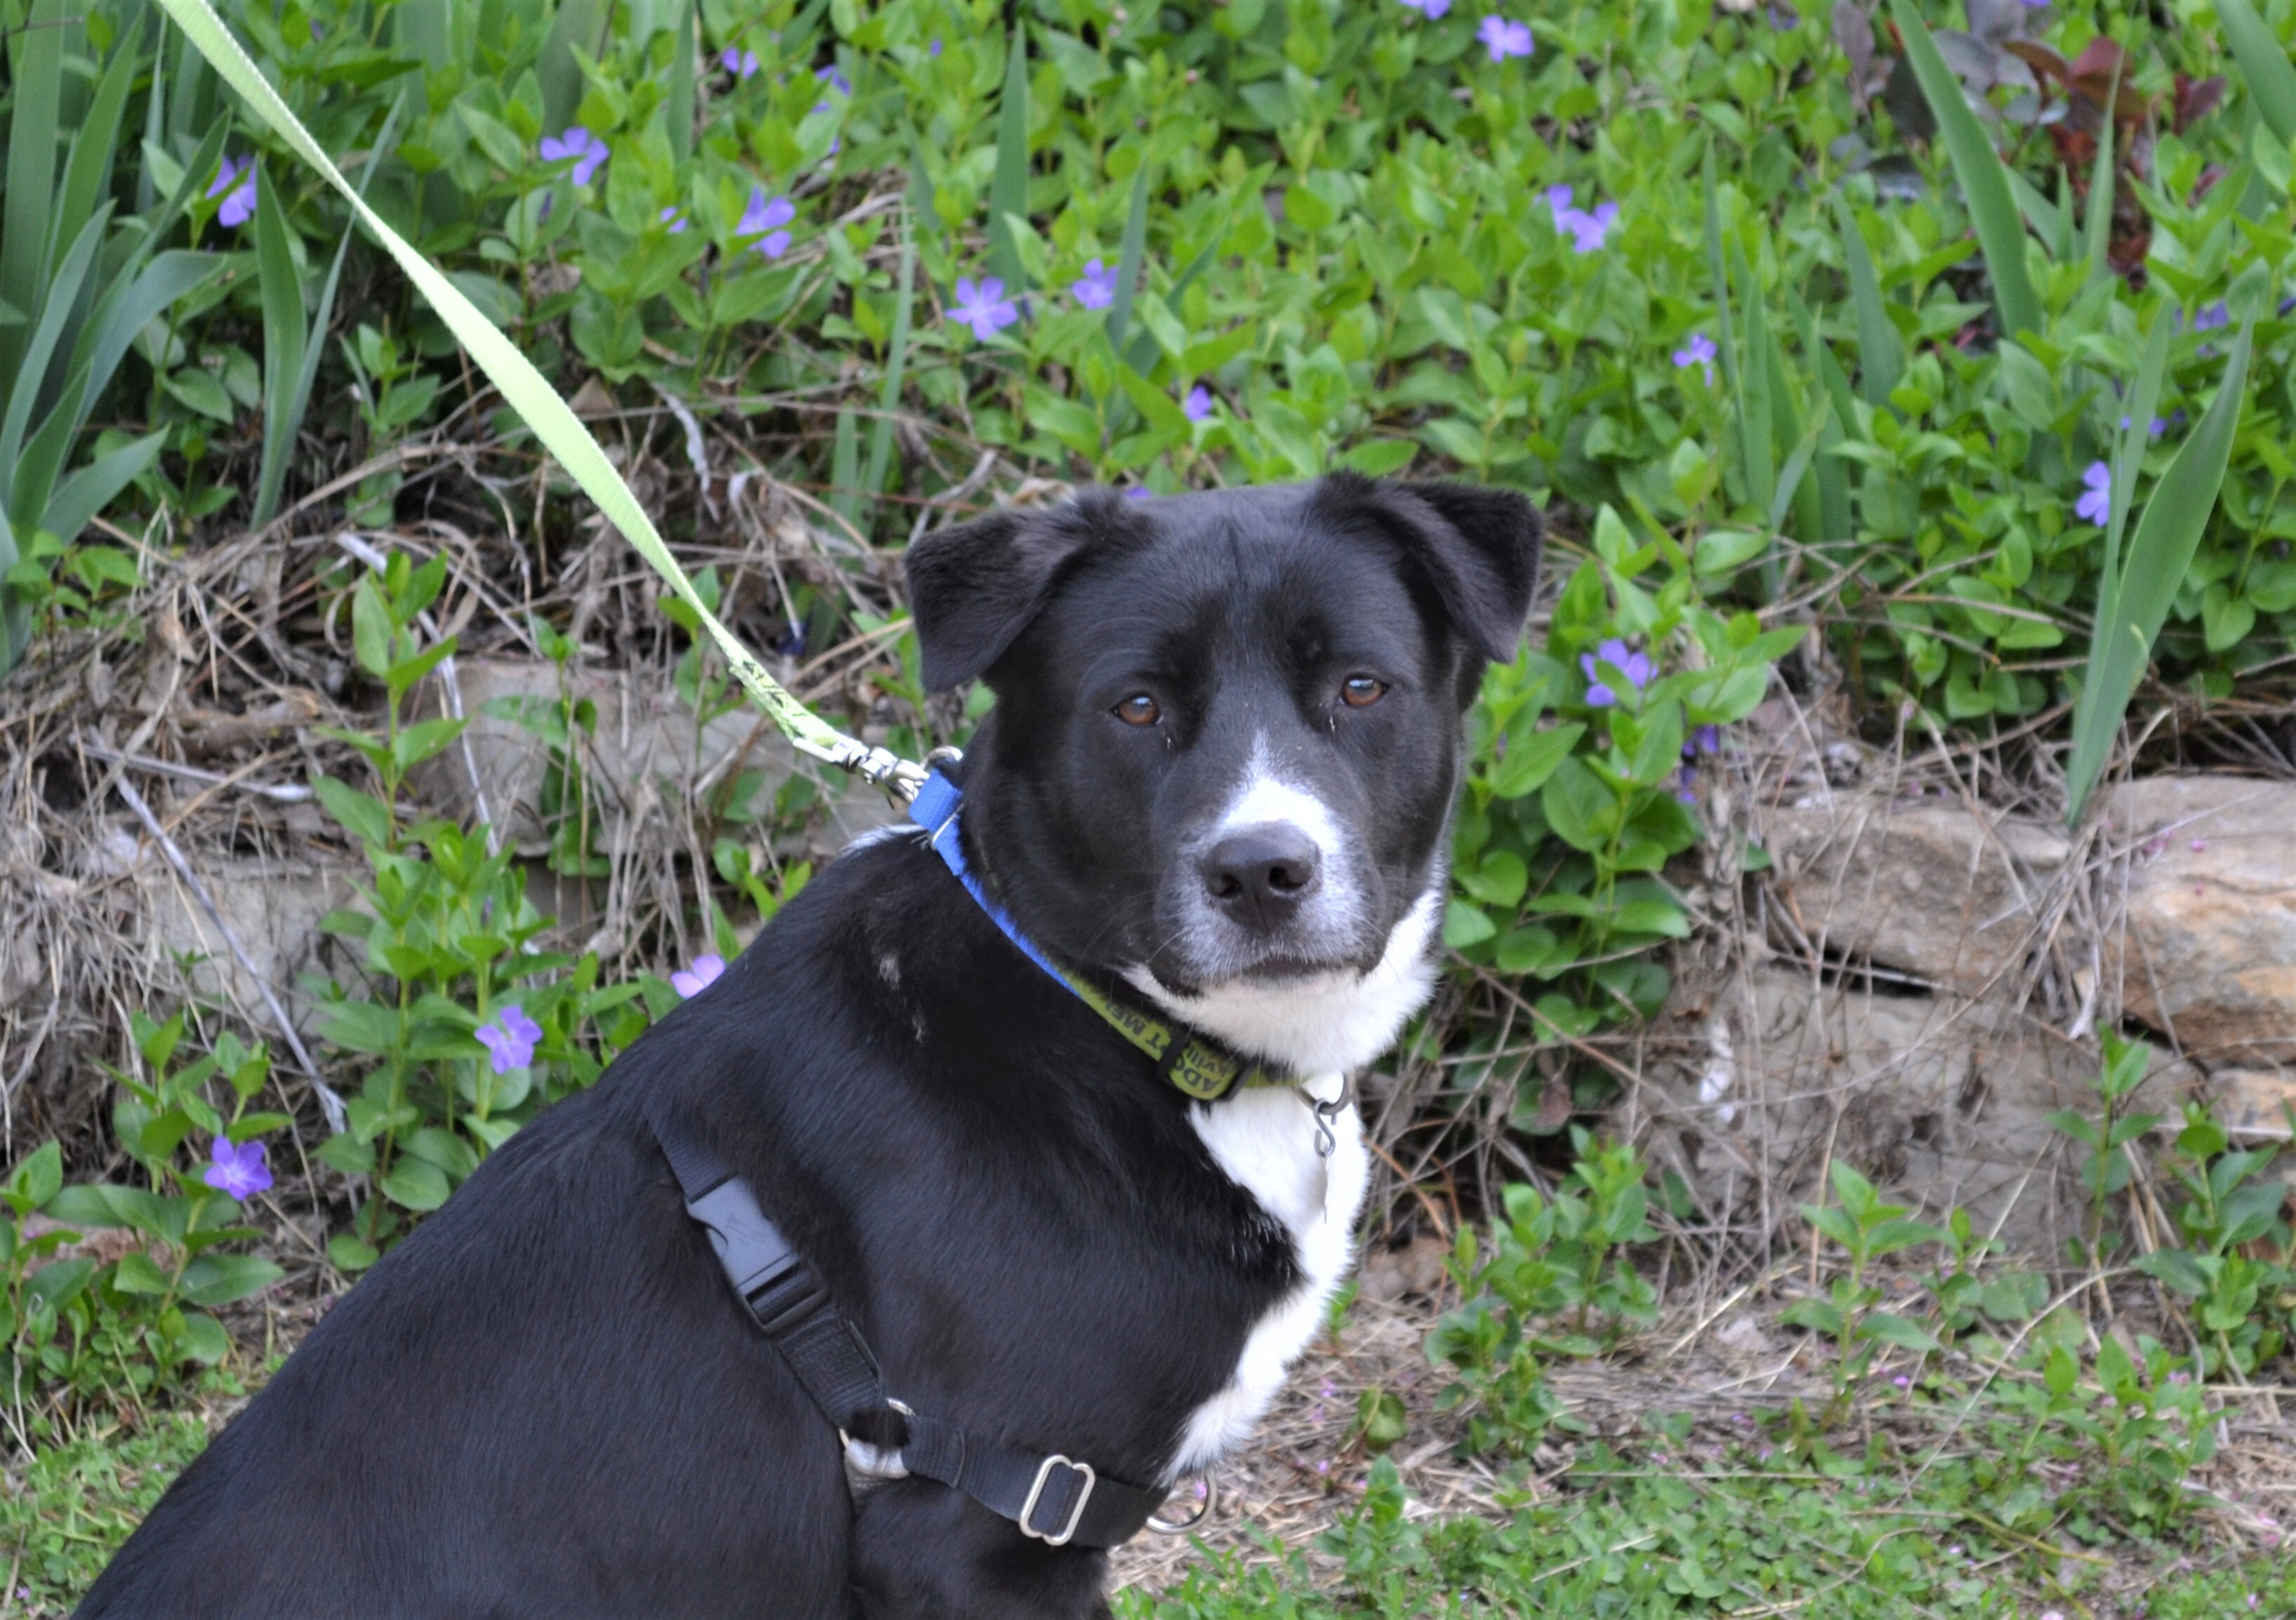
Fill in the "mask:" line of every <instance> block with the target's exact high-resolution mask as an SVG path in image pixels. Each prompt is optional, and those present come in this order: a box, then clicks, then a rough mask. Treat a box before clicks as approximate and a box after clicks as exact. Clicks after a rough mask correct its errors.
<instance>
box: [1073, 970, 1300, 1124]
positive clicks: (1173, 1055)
mask: <svg viewBox="0 0 2296 1620" xmlns="http://www.w3.org/2000/svg"><path fill="white" fill-rule="evenodd" d="M1062 978H1063V979H1064V980H1065V982H1066V983H1067V985H1068V987H1069V988H1070V989H1071V990H1073V991H1075V992H1076V994H1077V999H1078V1000H1079V1001H1081V1002H1084V1004H1085V1005H1086V1006H1087V1007H1089V1008H1091V1009H1092V1010H1094V1011H1095V1012H1097V1013H1098V1014H1100V1016H1101V1017H1102V1018H1103V1019H1106V1020H1107V1022H1108V1025H1109V1027H1111V1029H1114V1030H1115V1031H1116V1033H1117V1034H1119V1035H1122V1036H1123V1037H1124V1038H1125V1039H1126V1040H1128V1041H1129V1042H1131V1043H1132V1044H1133V1045H1135V1046H1136V1047H1138V1048H1139V1049H1140V1050H1141V1051H1144V1052H1146V1053H1147V1054H1148V1055H1149V1056H1150V1057H1152V1058H1153V1059H1154V1060H1156V1066H1157V1067H1158V1068H1160V1069H1161V1070H1162V1071H1163V1075H1164V1078H1166V1079H1167V1080H1169V1081H1170V1082H1171V1083H1172V1084H1174V1085H1176V1086H1177V1087H1179V1089H1180V1090H1181V1091H1183V1092H1186V1093H1187V1094H1188V1095H1189V1096H1191V1097H1193V1098H1194V1099H1195V1100H1197V1101H1199V1102H1217V1101H1218V1100H1220V1099H1221V1098H1222V1097H1225V1096H1226V1095H1227V1094H1228V1092H1232V1091H1234V1090H1236V1089H1237V1088H1238V1087H1241V1086H1254V1085H1290V1084H1293V1082H1292V1081H1289V1080H1284V1079H1281V1078H1279V1077H1277V1076H1274V1075H1271V1074H1270V1073H1268V1071H1267V1068H1265V1067H1263V1066H1262V1065H1260V1064H1257V1063H1253V1064H1249V1065H1247V1064H1246V1063H1245V1062H1244V1061H1243V1060H1242V1059H1241V1058H1238V1057H1236V1056H1235V1055H1234V1053H1232V1052H1226V1051H1221V1050H1220V1049H1219V1048H1218V1047H1216V1046H1214V1045H1212V1044H1211V1043H1209V1042H1205V1041H1200V1040H1196V1039H1194V1038H1193V1037H1191V1038H1190V1039H1188V1040H1186V1041H1185V1042H1183V1043H1181V1044H1180V1047H1179V1050H1178V1051H1173V1049H1172V1048H1173V1043H1174V1042H1175V1041H1177V1040H1178V1038H1179V1037H1178V1035H1177V1032H1176V1031H1175V1030H1174V1029H1173V1027H1172V1026H1170V1025H1169V1024H1167V1023H1164V1022H1163V1021H1162V1020H1160V1019H1152V1018H1150V1017H1149V1016H1148V1015H1147V1014H1146V1013H1144V1012H1142V1011H1140V1010H1138V1009H1137V1008H1135V1007H1128V1006H1126V1005H1124V1004H1123V1003H1122V1002H1112V1001H1111V1000H1109V999H1108V997H1106V996H1104V995H1103V994H1101V993H1100V992H1099V991H1098V990H1095V988H1093V986H1090V985H1088V984H1086V983H1085V982H1084V981H1083V980H1082V979H1079V978H1069V977H1068V976H1067V975H1065V974H1064V975H1062Z"/></svg>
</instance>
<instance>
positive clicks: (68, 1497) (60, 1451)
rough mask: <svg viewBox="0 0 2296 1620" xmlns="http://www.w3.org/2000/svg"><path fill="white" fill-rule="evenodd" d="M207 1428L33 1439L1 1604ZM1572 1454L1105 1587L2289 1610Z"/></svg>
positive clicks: (2190, 1582) (1818, 1499) (1881, 1605)
mask: <svg viewBox="0 0 2296 1620" xmlns="http://www.w3.org/2000/svg"><path fill="white" fill-rule="evenodd" d="M207 1438H208V1435H207V1428H206V1427H205V1425H204V1424H203V1423H202V1422H201V1420H200V1419H199V1418H198V1417H196V1416H194V1415H193V1414H190V1413H185V1412H176V1413H166V1414H161V1415H159V1416H158V1417H156V1418H155V1419H154V1420H153V1421H152V1424H151V1426H150V1427H148V1428H143V1429H140V1430H138V1431H136V1432H135V1433H132V1434H129V1433H119V1432H114V1433H112V1434H109V1435H104V1436H89V1437H85V1438H82V1439H79V1440H76V1441H73V1442H71V1443H70V1444H65V1445H61V1446H57V1447H54V1448H52V1449H47V1450H44V1451H43V1452H41V1453H40V1454H39V1456H38V1457H37V1460H34V1461H33V1462H32V1463H31V1464H30V1465H29V1467H28V1468H25V1469H21V1471H16V1472H12V1473H11V1474H10V1475H9V1476H8V1477H7V1489H6V1490H5V1491H4V1492H0V1559H4V1560H5V1562H6V1564H7V1565H8V1566H10V1567H13V1569H14V1574H13V1575H12V1578H11V1580H10V1583H9V1585H8V1588H7V1591H6V1593H5V1595H4V1597H0V1620H18V1617H19V1616H23V1617H26V1620H29V1617H30V1616H52V1615H61V1614H64V1613H68V1612H69V1611H70V1608H71V1605H72V1604H73V1603H74V1602H75V1601H77V1600H78V1597H79V1594H80V1593H81V1592H82V1591H85V1590H86V1587H87V1584H88V1583H89V1582H91V1581H93V1580H94V1577H95V1575H96V1572H97V1571H98V1570H100V1569H101V1568H102V1567H103V1563H104V1560H105V1559H107V1558H108V1557H109V1556H110V1554H111V1551H112V1550H113V1549H114V1548H116V1547H117V1546H118V1545H119V1543H120V1542H121V1541H123V1540H125V1539H126V1537H127V1534H128V1532H129V1531H130V1530H132V1529H134V1528H135V1525H136V1523H137V1522H138V1521H139V1520H140V1519H141V1518H143V1514H144V1513H146V1512H147V1511H149V1510H150V1509H151V1507H152V1503H153V1502H154V1501H158V1500H159V1496H160V1492H161V1491H163V1490H164V1489H166V1487H167V1485H168V1481H169V1480H171V1479H173V1478H174V1477H175V1476H176V1474H177V1473H178V1472H179V1471H181V1470H182V1469H183V1468H184V1465H185V1464H187V1463H188V1462H190V1460H192V1459H193V1457H195V1456H196V1455H198V1454H199V1452H200V1449H201V1447H202V1446H203V1445H205V1444H206V1443H207ZM1657 1454H1664V1453H1662V1452H1661V1453H1657ZM1580 1464H1581V1469H1582V1472H1581V1473H1579V1475H1577V1476H1575V1482H1576V1483H1575V1488H1574V1487H1573V1485H1572V1482H1571V1481H1566V1482H1565V1485H1564V1488H1563V1489H1562V1490H1560V1491H1558V1492H1554V1493H1549V1494H1546V1495H1545V1496H1543V1497H1542V1498H1540V1499H1538V1500H1534V1501H1525V1502H1523V1503H1522V1504H1521V1505H1520V1506H1518V1507H1517V1508H1516V1509H1515V1510H1514V1512H1513V1516H1512V1518H1509V1519H1508V1520H1507V1521H1506V1522H1505V1523H1503V1524H1495V1523H1490V1522H1487V1521H1484V1520H1480V1519H1450V1520H1443V1519H1424V1520H1414V1519H1412V1518H1408V1517H1406V1500H1407V1499H1406V1496H1405V1494H1404V1493H1403V1491H1402V1489H1401V1486H1400V1485H1399V1483H1398V1481H1397V1480H1396V1478H1395V1477H1394V1476H1393V1474H1392V1471H1391V1470H1388V1469H1375V1470H1374V1477H1373V1479H1372V1483H1371V1486H1370V1489H1369V1490H1368V1491H1367V1492H1366V1493H1365V1502H1364V1504H1363V1507H1362V1508H1361V1510H1359V1511H1358V1512H1357V1513H1356V1514H1355V1515H1354V1516H1353V1517H1352V1518H1349V1519H1348V1520H1345V1521H1343V1522H1342V1524H1341V1526H1340V1527H1339V1528H1338V1529H1336V1530H1334V1531H1333V1532H1332V1533H1331V1534H1329V1535H1327V1536H1325V1537H1324V1539H1323V1541H1322V1542H1321V1543H1320V1544H1319V1546H1318V1548H1317V1549H1316V1551H1317V1553H1318V1554H1319V1555H1320V1556H1319V1557H1316V1558H1311V1557H1310V1556H1309V1555H1308V1553H1306V1552H1303V1551H1298V1550H1294V1551H1292V1552H1290V1553H1288V1554H1281V1555H1276V1556H1274V1557H1272V1558H1271V1559H1259V1560H1254V1561H1252V1562H1250V1563H1247V1562H1246V1560H1244V1559H1242V1558H1241V1557H1239V1556H1237V1555H1236V1554H1234V1553H1232V1552H1229V1553H1221V1554H1218V1555H1216V1556H1212V1557H1210V1558H1207V1559H1205V1561H1204V1562H1203V1563H1202V1564H1201V1565H1200V1566H1199V1567H1197V1568H1196V1569H1194V1570H1193V1572H1192V1573H1191V1574H1190V1575H1188V1576H1187V1578H1186V1579H1185V1581H1183V1582H1182V1583H1180V1584H1179V1585H1178V1586H1177V1587H1175V1588H1174V1589H1173V1590H1171V1591H1169V1592H1166V1593H1163V1594H1161V1595H1152V1594H1148V1593H1145V1592H1137V1591H1135V1592H1127V1593H1123V1594H1120V1595H1119V1598H1118V1600H1117V1611H1118V1613H1119V1616H1122V1617H1123V1620H1243V1617H1244V1616H1271V1617H1273V1620H1289V1617H1292V1616H1298V1617H1300V1620H1315V1617H1316V1616H1383V1617H1393V1620H1402V1617H1404V1616H1434V1615H1459V1616H1469V1615H1475V1616H1499V1615H1506V1616H1520V1617H1521V1620H1544V1617H1546V1616H1553V1617H1554V1620H1604V1617H1606V1616H1618V1617H1620V1620H1628V1617H1632V1620H1652V1617H1656V1616H1728V1615H1747V1616H1753V1615H1766V1614H1772V1613H1776V1612H1780V1609H1777V1608H1772V1607H1771V1606H1774V1605H1775V1606H1781V1607H1782V1608H1786V1609H1788V1610H1789V1611H1790V1612H1793V1613H1797V1614H1802V1615H1807V1616H1813V1617H1814V1620H1815V1617H1822V1620H1897V1617H1898V1616H1907V1617H1909V1620H1910V1617H1912V1616H1956V1620H2039V1617H2040V1616H2045V1615H2046V1614H2047V1613H2048V1612H2049V1611H2050V1610H2052V1609H2054V1610H2055V1611H2056V1612H2058V1613H2059V1614H2061V1615H2062V1616H2065V1620H2077V1617H2079V1616H2094V1617H2095V1620H2136V1616H2139V1615H2142V1616H2146V1620H2228V1617H2231V1616H2246V1615H2260V1616H2296V1554H2292V1553H2285V1552H2284V1553H2271V1554H2265V1555H2260V1556H2257V1557H2252V1558H2250V1559H2245V1560H2241V1561H2235V1560H2233V1559H2230V1558H2228V1557H2226V1556H2225V1555H2223V1554H2221V1553H2211V1552H2210V1550H2208V1549H2207V1548H2206V1547H2205V1546H2204V1545H2203V1544H2202V1541H2201V1539H2200V1538H2195V1539H2194V1541H2193V1542H2192V1543H2191V1544H2190V1545H2189V1546H2184V1547H2179V1546H2176V1545H2168V1544H2161V1545H2153V1546H2144V1547H2138V1548H2132V1547H2129V1546H2125V1545H2124V1546H2120V1547H2115V1548H2110V1549H2107V1551H2109V1552H2110V1553H2111V1554H2112V1559H2111V1560H2110V1561H2109V1562H2092V1561H2090V1560H2091V1559H2100V1558H2101V1557H2102V1555H2101V1554H2099V1553H2097V1552H2095V1551H2093V1550H2087V1549H2082V1548H2079V1547H2075V1549H2074V1550H2075V1551H2076V1552H2087V1557H2070V1558H2047V1559H2038V1560H2037V1559H2035V1558H2033V1557H2032V1556H2031V1555H2030V1549H2026V1548H2020V1547H2018V1546H2016V1545H2014V1544H2013V1543H2007V1542H1999V1541H1993V1542H1989V1541H1987V1540H1986V1539H1985V1538H1984V1536H1983V1535H1982V1534H1968V1533H1966V1526H1964V1525H1961V1524H1960V1523H1959V1522H1958V1521H1959V1520H1960V1519H1961V1510H1962V1508H1963V1506H1964V1502H1963V1501H1962V1499H1961V1498H1960V1496H1959V1495H1958V1494H1957V1489H1958V1487H1957V1485H1956V1481H1955V1478H1954V1477H1953V1475H1952V1474H1951V1472H1950V1471H1949V1470H1939V1471H1937V1472H1935V1473H1933V1474H1932V1475H1931V1476H1930V1477H1927V1479H1926V1480H1925V1481H1924V1484H1923V1488H1921V1489H1918V1490H1916V1491H1915V1493H1913V1494H1912V1495H1911V1496H1910V1497H1905V1498H1903V1499H1900V1493H1899V1492H1898V1488H1897V1486H1896V1484H1895V1482H1894V1481H1893V1480H1890V1479H1888V1478H1885V1477H1882V1476H1881V1475H1879V1474H1874V1473H1868V1472H1867V1471H1866V1469H1864V1468H1862V1467H1861V1466H1859V1465H1857V1464H1856V1463H1854V1462H1851V1461H1847V1460H1841V1459H1838V1458H1837V1459H1832V1460H1828V1461H1826V1462H1825V1463H1822V1464H1820V1465H1818V1466H1816V1467H1813V1465H1812V1464H1811V1463H1809V1462H1808V1461H1799V1460H1796V1461H1789V1460H1786V1459H1785V1458H1784V1454H1783V1453H1780V1454H1779V1455H1778V1457H1777V1458H1776V1459H1775V1460H1774V1464H1773V1465H1767V1466H1766V1465H1763V1464H1760V1463H1756V1462H1753V1461H1751V1460H1749V1459H1745V1458H1730V1459H1723V1460H1710V1461H1709V1462H1707V1463H1705V1464H1703V1465H1701V1466H1698V1467H1690V1466H1685V1465H1682V1464H1680V1463H1679V1461H1678V1460H1677V1464H1676V1466H1673V1467H1670V1468H1669V1467H1667V1466H1658V1465H1652V1464H1651V1463H1648V1462H1645V1463H1644V1464H1642V1465H1636V1464H1633V1463H1629V1462H1628V1461H1626V1460H1622V1459H1620V1458H1618V1457H1615V1456H1612V1455H1611V1454H1610V1453H1609V1452H1606V1451H1605V1450H1604V1449H1603V1448H1602V1447H1600V1446H1594V1445H1590V1446H1587V1447H1586V1448H1584V1449H1583V1450H1582V1452H1581V1453H1580ZM1269 1551H1270V1553H1271V1554H1273V1553H1274V1550H1273V1549H1272V1548H1271V1549H1269ZM2147 1571H2151V1572H2154V1573H2153V1575H2149V1576H2148V1575H2147V1574H2146V1572H2147ZM2060 1583H2061V1584H2060Z"/></svg>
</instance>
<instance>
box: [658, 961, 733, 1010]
mask: <svg viewBox="0 0 2296 1620" xmlns="http://www.w3.org/2000/svg"><path fill="white" fill-rule="evenodd" d="M725 973H726V959H725V958H724V957H722V956H720V955H718V954H717V953H716V952H715V951H711V952H709V953H706V954H704V955H701V956H697V957H695V958H694V959H693V966H692V967H690V968H685V969H682V970H679V971H678V972H676V973H673V974H671V975H670V976H669V986H670V988H671V989H673V990H675V991H676V992H677V993H678V994H680V995H682V996H684V997H685V999H686V1000H687V1001H689V1002H690V1001H692V1000H693V998H694V997H695V996H697V995H699V994H701V993H702V992H703V991H704V990H707V989H708V988H709V986H712V985H714V984H716V983H717V981H718V980H719V979H720V978H723V977H725Z"/></svg>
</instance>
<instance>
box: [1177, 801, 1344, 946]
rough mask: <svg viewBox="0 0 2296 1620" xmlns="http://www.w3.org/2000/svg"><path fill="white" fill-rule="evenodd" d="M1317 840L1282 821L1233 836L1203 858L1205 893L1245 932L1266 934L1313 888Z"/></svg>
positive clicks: (1289, 917)
mask: <svg viewBox="0 0 2296 1620" xmlns="http://www.w3.org/2000/svg"><path fill="white" fill-rule="evenodd" d="M1319 855H1320V852H1319V851H1318V850H1317V849H1316V841H1315V840H1314V839H1311V838H1309V837H1308V835H1307V834H1306V833H1304V832H1302V831H1301V830H1300V829H1299V828H1297V827H1294V826H1292V825H1291V824H1290V823H1289V822H1264V823H1262V824H1261V825H1259V826H1257V827H1246V828H1244V829H1242V830H1240V831H1237V832H1232V833H1230V834H1228V835H1227V837H1226V838H1224V839H1221V840H1220V841H1219V842H1218V843H1217V844H1215V845H1213V846H1212V847H1211V850H1210V853H1209V854H1208V855H1205V856H1204V860H1203V874H1204V892H1205V893H1206V894H1208V895H1210V896H1211V900H1212V904H1214V905H1216V906H1218V907H1219V908H1220V909H1221V910H1222V911H1224V912H1226V913H1227V914H1228V915H1229V916H1231V917H1233V918H1234V919H1235V920H1236V921H1238V922H1240V923H1242V924H1243V925H1244V926H1245V927H1246V928H1254V929H1270V928H1275V927H1276V926H1277V925H1279V924H1281V923H1283V922H1287V921H1289V920H1291V917H1292V909H1293V908H1294V907H1295V906H1297V905H1298V904H1299V903H1300V901H1302V900H1304V899H1306V898H1307V897H1308V895H1309V894H1311V893H1312V892H1313V891H1314V889H1315V887H1316V874H1317V868H1318V865H1319Z"/></svg>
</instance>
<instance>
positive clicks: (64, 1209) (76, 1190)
mask: <svg viewBox="0 0 2296 1620" xmlns="http://www.w3.org/2000/svg"><path fill="white" fill-rule="evenodd" d="M47 1214H48V1215H50V1216H51V1217H52V1218H53V1219H55V1220H58V1221H61V1222H62V1223H64V1224H65V1225H67V1226H124V1227H127V1229H129V1230H130V1231H140V1232H142V1233H143V1235H144V1236H145V1237H147V1238H163V1239H164V1238H168V1237H169V1236H170V1235H171V1233H170V1226H171V1223H170V1222H169V1221H168V1209H167V1204H166V1201H165V1200H164V1199H161V1198H160V1196H159V1194H157V1193H155V1192H148V1191H146V1190H143V1188H141V1187H119V1186H114V1185H112V1184H111V1183H110V1182H85V1183H82V1184H80V1185H78V1186H72V1187H66V1188H65V1189H63V1190H61V1192H59V1193H57V1194H56V1196H55V1197H54V1198H53V1199H49V1200H48V1207H47Z"/></svg>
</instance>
